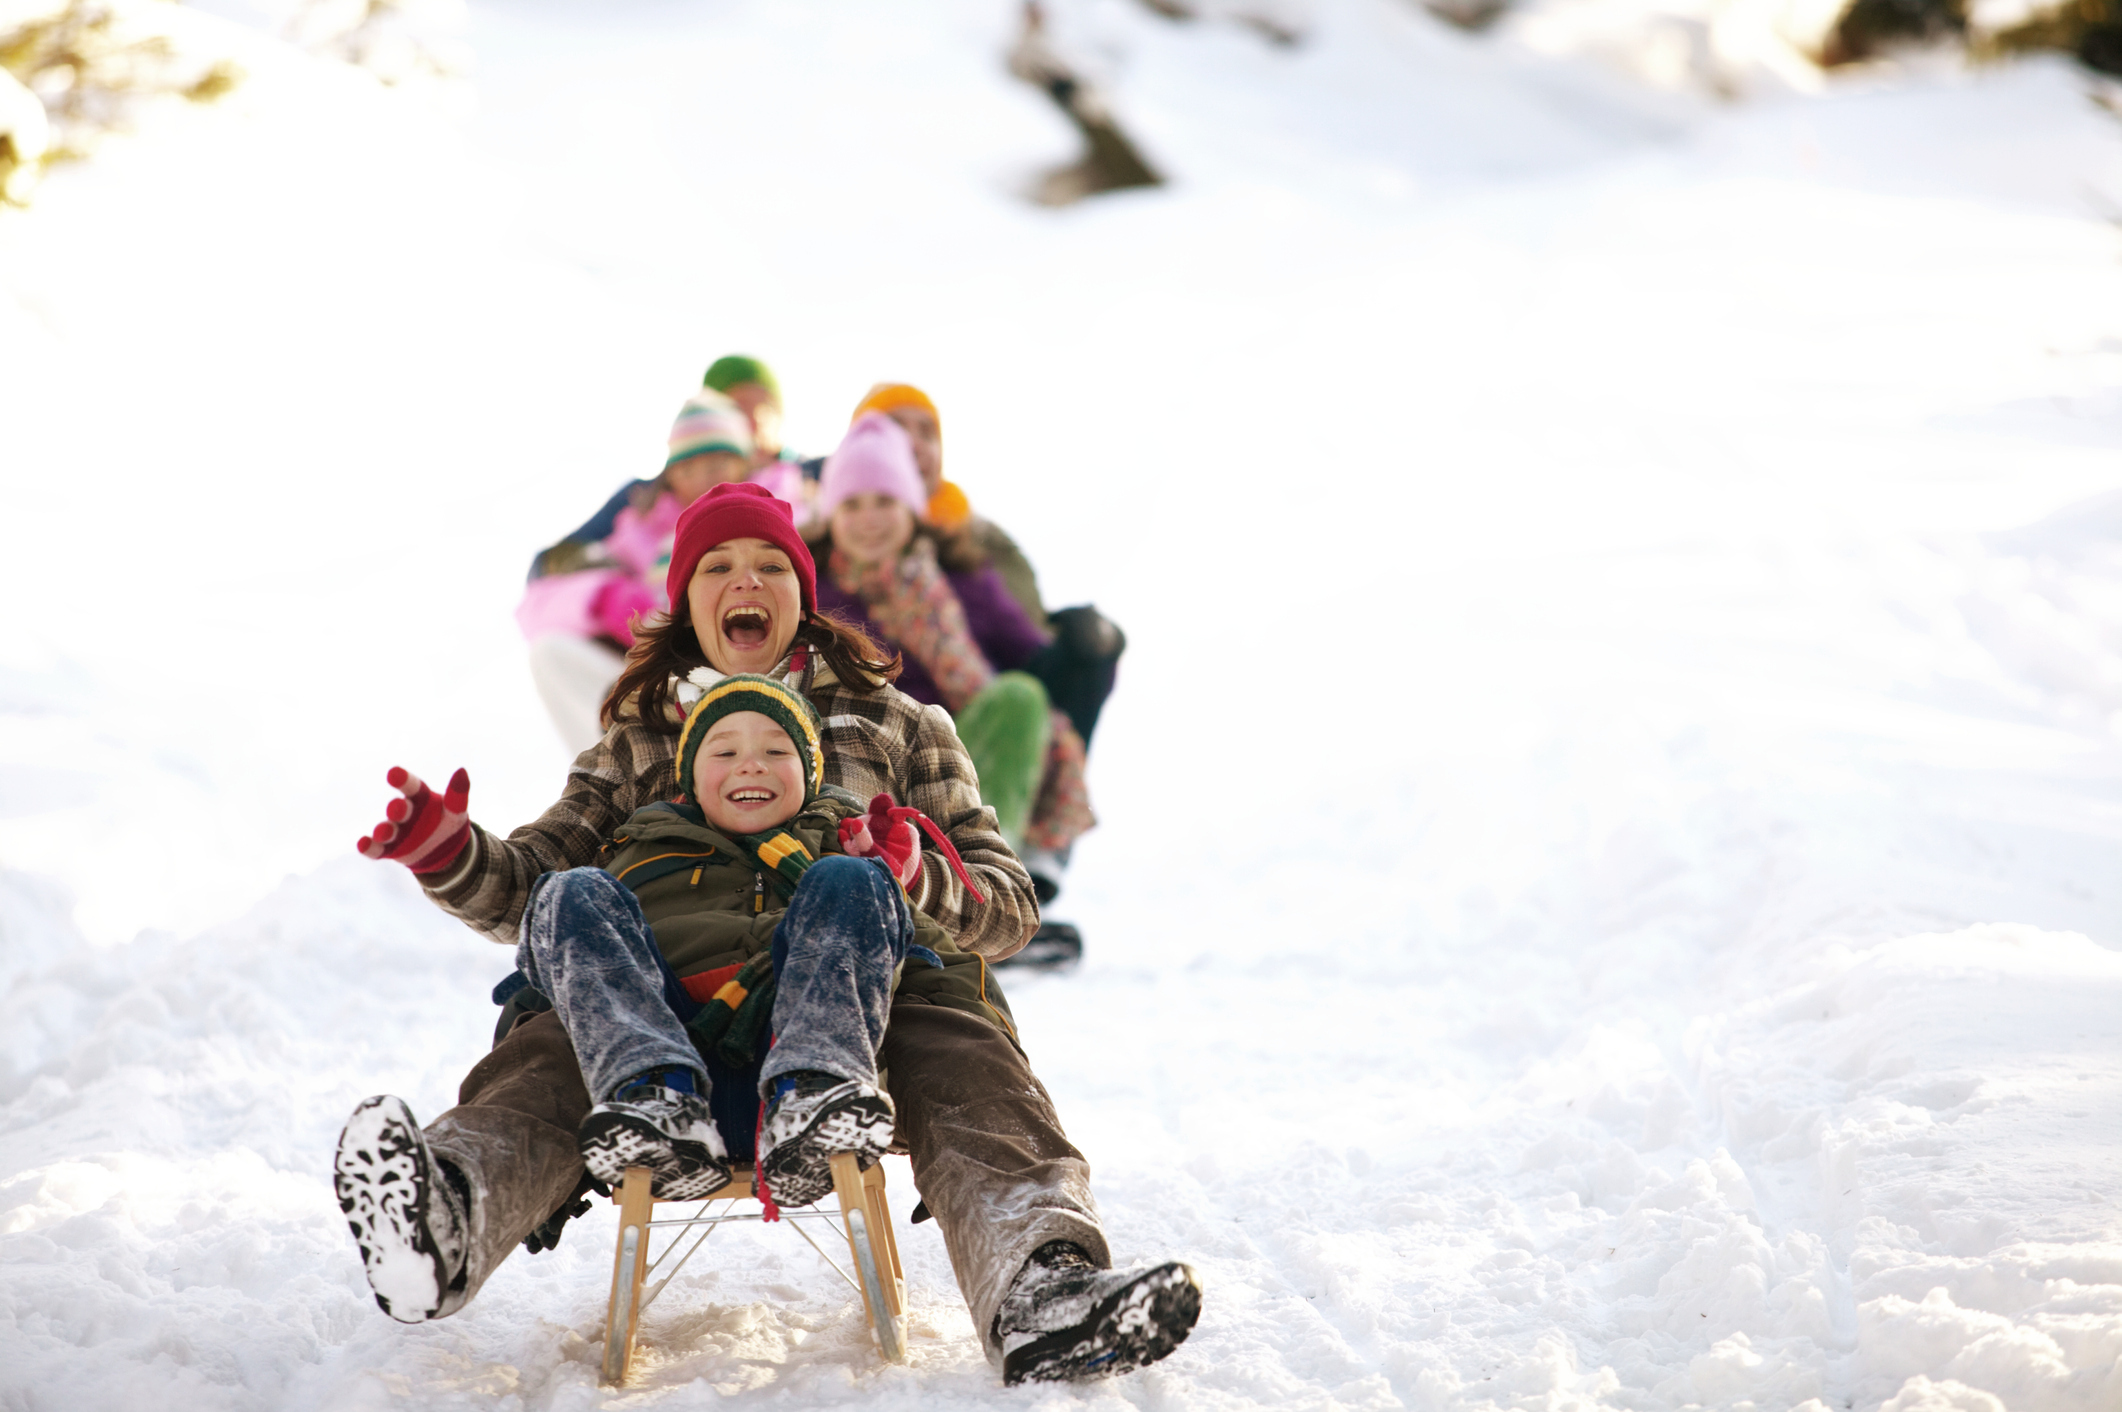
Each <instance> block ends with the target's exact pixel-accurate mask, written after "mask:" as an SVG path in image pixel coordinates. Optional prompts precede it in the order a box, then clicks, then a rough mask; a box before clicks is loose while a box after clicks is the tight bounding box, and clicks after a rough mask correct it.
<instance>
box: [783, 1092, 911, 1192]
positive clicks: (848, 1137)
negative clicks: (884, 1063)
mask: <svg viewBox="0 0 2122 1412" xmlns="http://www.w3.org/2000/svg"><path fill="white" fill-rule="evenodd" d="M891 1145H892V1106H891V1100H890V1099H888V1098H886V1097H885V1096H884V1095H883V1094H881V1093H858V1094H855V1095H853V1096H851V1097H849V1098H846V1099H843V1100H842V1101H841V1102H839V1103H836V1104H833V1105H831V1106H829V1107H826V1108H823V1109H820V1110H819V1111H818V1112H817V1113H815V1114H813V1115H812V1116H811V1120H810V1121H809V1122H808V1123H806V1124H804V1125H803V1131H801V1132H799V1133H797V1134H796V1135H795V1136H794V1137H792V1138H788V1139H786V1140H784V1141H782V1142H778V1143H775V1144H774V1146H773V1149H772V1150H771V1151H769V1152H768V1153H767V1154H766V1155H765V1156H764V1157H762V1158H760V1159H759V1170H760V1171H761V1172H762V1173H764V1174H765V1176H766V1187H767V1190H768V1192H770V1193H771V1194H772V1196H773V1198H774V1204H775V1205H777V1206H814V1205H816V1204H817V1203H818V1202H820V1201H822V1200H824V1199H825V1197H826V1195H827V1194H828V1193H829V1192H831V1191H832V1189H833V1158H834V1157H836V1156H838V1155H839V1154H840V1153H843V1152H852V1153H854V1154H855V1156H856V1158H857V1159H858V1160H859V1161H860V1163H861V1165H862V1166H863V1167H865V1168H868V1167H874V1166H876V1165H877V1161H878V1159H879V1158H881V1157H883V1156H884V1153H885V1149H887V1148H889V1147H890V1146H891Z"/></svg>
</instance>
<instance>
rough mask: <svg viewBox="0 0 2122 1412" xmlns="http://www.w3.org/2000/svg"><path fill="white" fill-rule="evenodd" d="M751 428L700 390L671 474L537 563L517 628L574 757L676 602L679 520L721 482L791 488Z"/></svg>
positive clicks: (623, 495)
mask: <svg viewBox="0 0 2122 1412" xmlns="http://www.w3.org/2000/svg"><path fill="white" fill-rule="evenodd" d="M717 366H720V365H719V364H718V365H717ZM751 427H752V423H751V420H750V419H749V418H748V416H747V415H746V413H745V411H744V409H743V408H742V407H741V406H740V405H739V404H738V403H736V402H734V401H732V400H731V399H730V398H728V397H726V396H724V395H723V394H722V393H721V392H719V391H716V390H714V389H713V388H703V389H702V390H701V391H699V392H697V393H694V394H693V395H692V396H691V397H689V398H687V399H686V403H685V405H684V406H683V407H681V408H680V409H679V410H678V417H677V420H676V421H675V422H673V423H672V424H671V430H670V439H669V454H668V456H667V457H666V459H665V460H664V463H663V469H662V471H661V472H659V473H658V474H657V475H656V476H655V477H654V478H653V479H650V480H641V481H635V482H634V483H633V484H631V485H629V486H626V487H625V488H624V489H622V490H620V491H619V492H618V493H617V494H616V495H614V496H613V497H612V498H611V499H610V500H609V501H607V502H606V503H605V505H604V508H603V509H601V510H599V511H598V512H597V513H596V514H594V515H592V516H591V517H590V518H589V520H588V521H587V522H586V523H585V524H583V525H582V527H581V528H579V529H577V530H576V531H575V532H574V533H573V534H571V535H569V536H568V537H567V538H565V539H563V540H561V541H560V542H559V543H558V544H555V545H553V546H552V547H550V548H548V549H545V550H542V551H540V552H539V554H538V556H537V557H536V558H535V559H533V560H532V561H531V572H530V583H529V584H528V585H527V586H526V587H525V589H524V592H523V602H522V605H521V606H520V607H518V608H517V609H516V623H517V625H518V626H519V627H521V628H522V629H523V635H524V636H525V637H526V638H528V639H530V663H531V680H532V681H533V682H534V683H535V684H536V685H537V688H538V695H539V698H540V699H541V700H543V701H544V703H545V709H546V711H547V712H548V713H549V714H550V715H551V716H552V718H553V725H554V726H555V728H557V729H558V730H559V732H560V738H561V740H562V741H563V742H565V744H566V745H567V748H568V749H569V750H570V751H573V752H575V753H578V754H579V753H580V752H582V751H584V750H587V749H589V747H590V746H592V745H594V744H596V742H597V741H598V739H599V738H600V737H602V736H603V734H604V730H603V727H602V725H601V724H600V723H599V721H598V710H599V708H600V706H601V704H602V702H603V700H604V697H605V694H606V693H607V692H609V691H610V690H611V685H612V682H613V681H614V680H615V679H616V678H617V677H618V675H619V672H620V669H621V668H622V667H623V666H624V665H625V661H626V657H625V654H626V650H627V648H629V647H631V646H632V645H633V641H634V630H633V622H634V619H635V618H637V617H639V616H640V615H642V614H645V613H652V612H655V611H657V610H659V609H661V608H663V607H664V606H666V605H665V604H664V601H663V575H664V569H665V567H666V566H667V565H668V564H669V562H670V547H671V534H672V531H673V530H674V529H675V528H676V526H677V523H678V516H679V514H680V513H681V512H682V511H683V510H684V509H685V507H686V506H688V505H690V504H692V503H693V502H694V501H695V500H697V499H699V498H700V497H701V496H702V495H703V494H705V493H706V492H707V491H708V490H709V489H710V488H711V487H713V486H717V485H727V484H730V483H732V482H736V481H742V480H746V479H751V480H760V479H762V478H764V477H770V476H772V477H778V480H777V482H776V485H775V486H770V487H769V488H770V489H777V493H778V492H779V491H780V490H787V489H788V487H787V486H786V485H781V484H780V481H785V480H787V479H788V478H787V477H786V476H785V475H783V474H781V473H780V472H779V471H777V470H776V469H775V467H778V466H779V464H780V463H778V462H776V463H773V465H772V466H769V467H768V468H766V469H764V470H760V469H756V468H755V467H754V465H753V446H754V443H753V440H752V431H751ZM797 479H798V480H800V477H797Z"/></svg>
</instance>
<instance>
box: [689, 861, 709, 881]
mask: <svg viewBox="0 0 2122 1412" xmlns="http://www.w3.org/2000/svg"><path fill="white" fill-rule="evenodd" d="M706 871H707V865H706V864H705V863H703V864H701V865H700V866H699V867H697V868H695V869H693V880H692V881H691V882H689V883H687V884H686V886H687V887H698V886H700V875H701V874H702V873H704V872H706Z"/></svg>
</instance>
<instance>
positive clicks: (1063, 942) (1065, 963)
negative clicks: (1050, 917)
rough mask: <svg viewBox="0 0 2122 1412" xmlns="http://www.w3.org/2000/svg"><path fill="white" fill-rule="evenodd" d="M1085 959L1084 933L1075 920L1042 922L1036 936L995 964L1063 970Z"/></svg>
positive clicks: (998, 967)
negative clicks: (1077, 926) (1077, 928)
mask: <svg viewBox="0 0 2122 1412" xmlns="http://www.w3.org/2000/svg"><path fill="white" fill-rule="evenodd" d="M1082 959H1083V933H1082V932H1080V931H1077V930H1076V924H1075V923H1074V922H1041V923H1039V929H1038V930H1037V931H1035V932H1033V933H1032V939H1031V940H1030V941H1027V942H1025V943H1024V945H1023V947H1022V948H1021V949H1020V950H1018V951H1017V952H1015V953H1014V954H1012V955H1009V956H1005V957H1003V958H1002V959H1001V960H1000V961H996V962H994V963H992V964H993V965H994V968H995V969H996V970H998V971H999V970H1001V969H1003V968H1004V967H1006V966H1013V967H1015V968H1017V969H1018V970H1023V971H1061V970H1066V969H1067V968H1068V967H1070V966H1073V965H1075V964H1076V963H1077V962H1078V961H1081V960H1082Z"/></svg>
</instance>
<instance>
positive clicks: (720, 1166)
mask: <svg viewBox="0 0 2122 1412" xmlns="http://www.w3.org/2000/svg"><path fill="white" fill-rule="evenodd" d="M665 1077H666V1076H665V1075H663V1074H660V1073H659V1074H644V1075H640V1076H637V1077H636V1078H634V1079H630V1080H628V1081H627V1082H626V1083H623V1084H621V1085H620V1086H619V1089H618V1091H617V1092H616V1093H614V1094H613V1095H612V1096H611V1097H610V1098H608V1099H606V1100H605V1101H604V1102H602V1103H600V1104H598V1105H597V1106H596V1107H594V1108H592V1109H590V1110H589V1116H588V1117H587V1118H584V1119H583V1120H582V1126H581V1127H580V1128H578V1129H576V1130H575V1140H576V1142H577V1143H578V1144H579V1146H580V1147H581V1150H582V1165H583V1166H585V1167H587V1168H589V1172H590V1175H591V1176H593V1177H595V1178H596V1179H597V1180H598V1181H600V1182H603V1183H604V1184H605V1185H607V1186H617V1185H618V1184H619V1183H620V1181H621V1180H623V1179H624V1178H625V1176H626V1169H627V1168H628V1167H647V1168H648V1169H649V1170H651V1171H652V1172H654V1173H655V1174H656V1178H655V1182H654V1185H653V1186H652V1187H651V1188H650V1189H651V1190H652V1191H653V1192H654V1193H655V1194H656V1196H657V1197H658V1198H659V1199H660V1200H663V1201H698V1200H700V1199H702V1198H703V1197H706V1196H708V1195H711V1194H712V1193H714V1192H718V1191H720V1190H721V1189H722V1188H724V1187H726V1186H728V1185H729V1174H730V1166H729V1150H728V1149H727V1148H725V1147H724V1146H723V1145H722V1133H721V1131H720V1130H719V1129H717V1128H716V1127H715V1119H714V1115H713V1114H711V1113H710V1112H709V1111H708V1107H707V1100H706V1099H705V1098H702V1097H701V1096H700V1095H698V1094H696V1093H689V1092H684V1091H681V1090H679V1089H675V1088H669V1087H666V1086H665V1084H664V1083H663V1082H662V1080H663V1079H664V1078H665ZM688 1077H689V1076H688Z"/></svg>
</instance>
